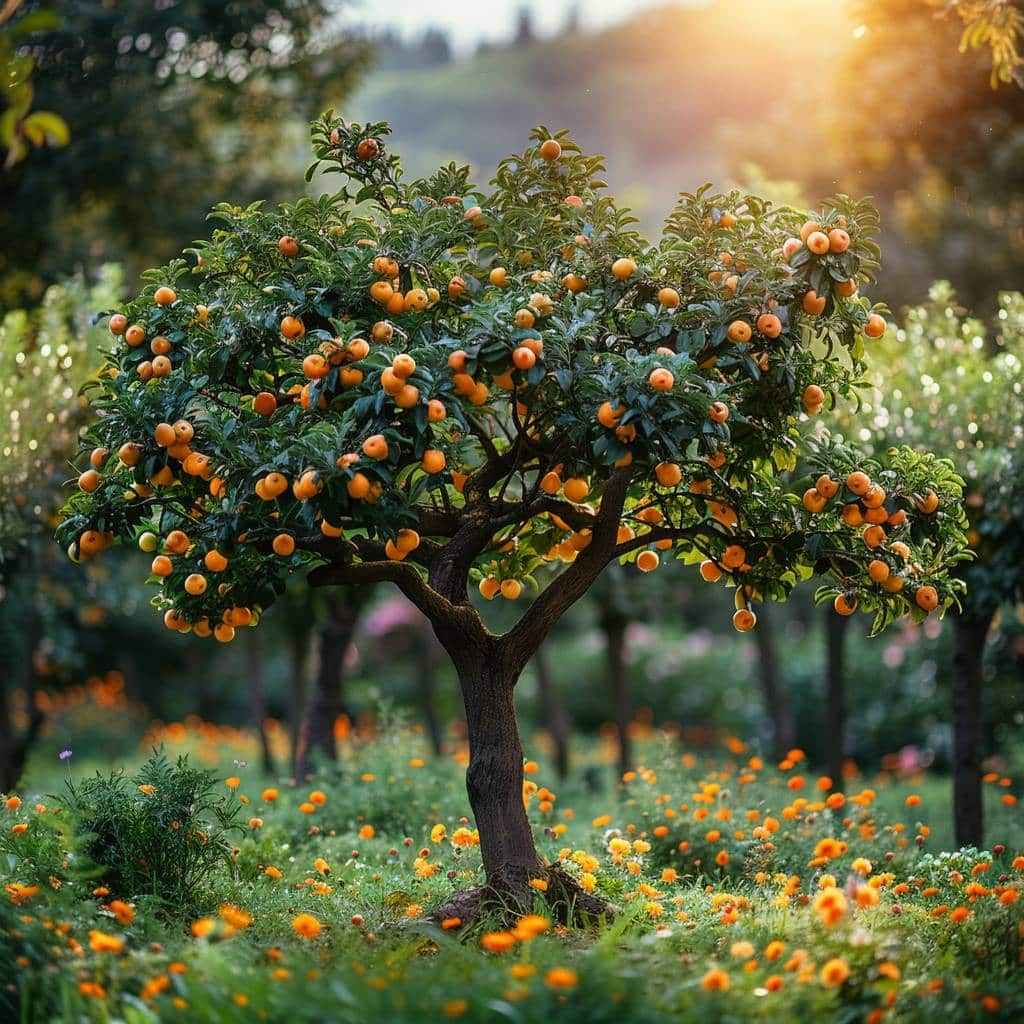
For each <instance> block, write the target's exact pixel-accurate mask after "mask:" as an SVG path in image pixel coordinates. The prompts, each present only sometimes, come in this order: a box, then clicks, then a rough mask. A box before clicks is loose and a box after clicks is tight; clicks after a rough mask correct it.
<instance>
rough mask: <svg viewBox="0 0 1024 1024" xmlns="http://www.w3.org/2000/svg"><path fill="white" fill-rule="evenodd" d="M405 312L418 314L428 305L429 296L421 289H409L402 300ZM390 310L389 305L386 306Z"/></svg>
mask: <svg viewBox="0 0 1024 1024" xmlns="http://www.w3.org/2000/svg"><path fill="white" fill-rule="evenodd" d="M403 304H404V309H405V311H406V312H412V313H419V312H420V311H421V310H424V309H426V308H427V306H429V305H430V296H429V295H428V294H427V293H426V292H425V291H424V290H423V289H422V288H410V289H409V290H408V291H407V292H406V293H405V297H404V299H403ZM388 306H389V308H390V303H389V304H388Z"/></svg>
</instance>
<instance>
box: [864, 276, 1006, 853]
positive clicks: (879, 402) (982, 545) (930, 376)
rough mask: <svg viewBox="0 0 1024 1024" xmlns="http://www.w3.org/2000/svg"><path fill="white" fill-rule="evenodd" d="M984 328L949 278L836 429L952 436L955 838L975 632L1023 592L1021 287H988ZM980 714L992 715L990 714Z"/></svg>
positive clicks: (976, 834)
mask: <svg viewBox="0 0 1024 1024" xmlns="http://www.w3.org/2000/svg"><path fill="white" fill-rule="evenodd" d="M992 323H993V325H994V326H993V327H991V328H989V327H986V324H985V322H984V321H983V320H981V319H979V318H977V317H973V316H970V315H969V314H968V313H967V312H966V311H965V310H964V309H963V307H961V306H959V305H958V304H957V301H956V296H955V294H954V292H953V290H952V289H951V288H950V286H949V285H948V284H945V283H939V284H937V285H935V286H934V288H933V289H932V291H931V294H930V296H929V301H928V302H927V303H925V304H924V305H921V306H917V307H915V308H913V309H910V310H908V311H907V314H906V317H905V320H904V324H903V327H902V328H901V329H900V330H892V331H890V332H889V333H888V334H887V335H886V337H885V339H884V340H883V341H882V342H880V343H879V346H878V356H879V365H880V366H885V367H886V369H885V371H884V372H880V371H879V372H876V373H875V375H874V378H873V380H874V391H873V392H871V393H870V394H869V396H868V398H867V401H866V402H865V405H864V407H863V408H862V410H861V411H860V413H859V414H857V416H855V417H853V418H852V421H850V422H848V424H847V427H846V430H847V432H848V433H849V434H850V436H852V437H854V438H856V440H858V441H862V442H863V441H868V442H870V443H871V444H873V446H874V448H875V449H876V450H878V451H881V450H884V449H885V448H887V447H888V446H890V445H894V444H909V445H912V446H913V447H915V448H916V449H919V450H924V449H925V448H926V447H927V446H928V445H929V444H931V443H934V442H937V441H938V440H939V439H940V438H941V439H943V440H944V441H946V442H948V443H949V444H950V446H951V455H952V458H953V459H954V461H955V463H956V467H957V472H958V473H959V474H960V475H961V476H962V477H963V478H964V480H965V481H966V486H967V499H966V505H967V514H968V518H969V520H970V530H969V532H968V539H969V541H970V544H971V549H972V551H973V553H974V560H973V561H971V562H967V563H965V564H964V565H963V566H961V567H960V570H959V571H960V574H961V575H962V577H963V579H964V580H965V582H966V584H967V590H966V595H965V597H964V601H963V608H962V610H961V611H959V612H958V613H957V614H956V615H954V616H952V623H953V646H952V651H951V654H952V672H951V687H952V715H951V721H952V724H953V787H954V816H955V825H956V841H957V843H958V844H959V845H961V846H967V845H972V846H980V845H981V843H982V836H983V829H982V784H981V779H982V755H983V752H984V749H985V746H986V740H987V736H988V735H990V732H991V724H990V726H989V728H988V729H986V728H984V724H985V709H986V700H985V694H984V690H983V686H982V680H983V660H984V656H985V647H986V638H987V637H988V634H989V631H990V628H991V626H992V623H993V619H994V618H995V616H996V613H997V612H998V611H999V609H1000V608H1001V607H1004V606H1006V605H1012V604H1014V603H1019V602H1020V601H1022V600H1024V395H1022V391H1021V370H1022V367H1024V297H1022V296H1021V295H1020V294H1019V293H1006V294H1003V295H1001V296H1000V297H999V302H998V308H997V310H996V315H995V316H994V317H993V318H992ZM990 723H991V720H990Z"/></svg>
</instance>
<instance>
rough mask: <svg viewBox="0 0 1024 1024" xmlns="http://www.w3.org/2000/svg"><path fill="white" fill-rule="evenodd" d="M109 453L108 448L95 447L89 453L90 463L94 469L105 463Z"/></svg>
mask: <svg viewBox="0 0 1024 1024" xmlns="http://www.w3.org/2000/svg"><path fill="white" fill-rule="evenodd" d="M109 454H110V452H108V451H107V449H106V448H93V450H92V451H91V452H90V453H89V465H90V466H92V468H93V469H99V468H101V467H102V465H103V463H105V462H106V461H107V456H108V455H109Z"/></svg>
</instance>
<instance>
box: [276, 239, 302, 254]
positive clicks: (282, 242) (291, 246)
mask: <svg viewBox="0 0 1024 1024" xmlns="http://www.w3.org/2000/svg"><path fill="white" fill-rule="evenodd" d="M277 249H278V252H280V253H281V255H282V256H287V257H289V258H291V257H292V256H298V255H299V243H298V242H297V241H296V240H295V239H294V238H292V236H291V235H282V236H281V237H280V238H279V239H278V240H277Z"/></svg>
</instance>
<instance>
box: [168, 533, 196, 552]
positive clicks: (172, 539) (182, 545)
mask: <svg viewBox="0 0 1024 1024" xmlns="http://www.w3.org/2000/svg"><path fill="white" fill-rule="evenodd" d="M191 543H192V542H191V541H190V540H189V539H188V534H187V533H185V532H184V530H171V532H170V533H169V534H167V539H166V540H165V541H164V550H165V551H170V552H171V554H172V555H183V554H185V552H186V551H188V549H189V545H190V544H191Z"/></svg>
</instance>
